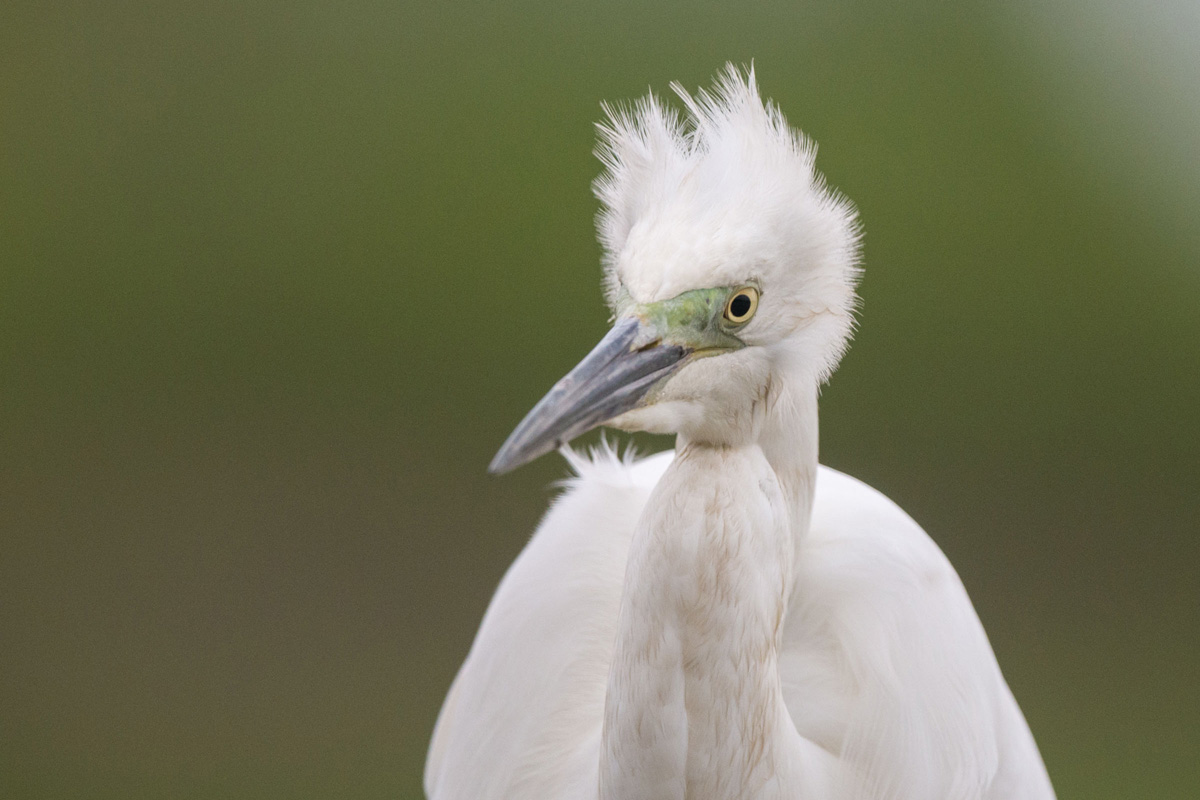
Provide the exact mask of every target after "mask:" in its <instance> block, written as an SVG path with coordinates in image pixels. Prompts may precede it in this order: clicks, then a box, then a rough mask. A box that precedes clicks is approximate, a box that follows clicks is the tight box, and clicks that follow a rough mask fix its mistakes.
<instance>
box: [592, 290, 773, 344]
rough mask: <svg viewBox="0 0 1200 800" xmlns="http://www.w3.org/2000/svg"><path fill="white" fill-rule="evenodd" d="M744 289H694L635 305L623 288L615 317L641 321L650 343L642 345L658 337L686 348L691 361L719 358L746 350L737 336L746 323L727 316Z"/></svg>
mask: <svg viewBox="0 0 1200 800" xmlns="http://www.w3.org/2000/svg"><path fill="white" fill-rule="evenodd" d="M742 288H745V284H739V285H737V286H721V287H717V288H715V289H693V290H692V291H690V292H684V293H683V294H679V295H676V296H675V297H672V298H670V299H668V300H659V301H658V302H656V303H643V304H638V303H635V302H634V301H633V298H631V297H630V296H629V292H628V291H626V290H625V289H624V288H622V289H621V293H620V294H619V295H618V296H617V300H616V303H615V305H616V312H617V313H616V316H617V318H618V319H620V318H622V317H637V318H638V319H639V320H641V322H642V325H643V330H644V331H645V333H644V334H643V335H644V336H646V337H647V341H645V342H639V344H640V345H643V346H644V345H648V344H650V343H651V342H652V341H653V340H654V338H655V337H657V338H658V339H659V340H661V341H662V342H665V343H667V344H675V345H679V346H681V347H686V348H687V349H688V350H690V351H691V356H690V357H691V358H703V357H705V356H714V355H720V354H721V353H727V352H730V351H733V350H740V349H741V348H743V347H745V346H746V343H745V342H743V341H742V340H741V339H739V338H738V337H737V336H736V335H735V333H734V332H735V331H737V330H739V329H741V328H743V327H745V324H746V323H742V324H735V323H732V322H730V321H729V320H727V319H725V316H724V315H725V306H726V305H727V304H728V303H729V298H730V297H731V296H732V295H733V294H734V293H735V292H736V291H738V290H739V289H742ZM755 288H757V287H755Z"/></svg>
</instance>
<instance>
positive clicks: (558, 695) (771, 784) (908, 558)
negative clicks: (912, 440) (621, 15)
mask: <svg viewBox="0 0 1200 800" xmlns="http://www.w3.org/2000/svg"><path fill="white" fill-rule="evenodd" d="M673 88H674V89H675V91H676V92H677V93H678V94H679V95H680V97H681V98H682V100H683V103H684V105H685V106H686V113H685V114H683V115H680V114H676V113H674V112H672V111H671V110H669V109H668V108H666V107H664V105H663V104H661V103H660V102H659V101H658V100H656V99H655V98H654V97H653V96H650V97H647V98H645V99H643V100H641V101H640V102H639V103H638V104H637V105H636V107H635V108H634V109H632V110H628V111H620V110H611V109H608V110H607V113H608V117H609V119H608V122H607V123H606V124H604V125H602V126H601V127H600V131H601V146H600V149H599V155H600V158H601V159H602V161H603V162H604V164H605V167H606V170H605V172H604V174H603V175H602V176H601V177H600V178H599V179H598V180H597V182H596V187H595V188H596V193H597V195H598V197H599V199H600V201H601V203H602V205H603V211H602V213H601V215H600V217H599V232H600V238H601V240H602V243H603V245H604V249H605V270H606V284H607V294H608V300H609V303H610V304H611V306H612V309H613V316H614V319H615V324H614V326H613V328H612V330H611V332H610V333H609V334H608V335H607V336H606V337H605V338H604V339H603V341H601V342H600V344H599V345H597V347H596V348H595V349H594V350H593V351H592V353H591V354H590V355H588V356H587V357H586V358H585V359H584V360H583V361H582V362H581V363H580V364H579V365H578V366H577V367H575V369H574V370H572V371H571V373H570V374H568V375H567V376H566V377H565V378H563V379H562V380H561V381H560V382H559V383H558V384H557V385H556V386H555V387H554V388H553V389H551V390H550V392H549V394H547V395H546V397H545V398H543V399H542V400H541V401H540V402H539V403H538V404H537V406H536V407H535V408H534V409H533V411H531V412H530V414H529V415H528V416H527V417H526V418H525V420H524V421H523V422H522V423H521V424H520V425H519V426H518V427H517V429H516V430H515V431H514V432H513V434H512V436H511V437H510V438H509V440H508V441H507V442H506V443H505V445H504V447H503V448H502V449H501V451H500V452H499V454H497V456H496V459H495V460H494V461H493V462H492V466H491V469H492V471H493V472H504V471H506V470H509V469H512V468H514V467H516V466H518V465H520V464H523V463H525V462H527V461H530V460H532V459H533V458H536V457H537V456H539V455H541V454H543V453H545V452H548V451H549V450H551V449H553V448H554V447H556V446H560V445H562V444H563V443H565V442H568V441H569V440H570V439H571V438H572V437H574V436H577V435H578V434H580V433H582V432H584V431H586V430H588V429H591V428H593V427H595V426H597V425H599V424H606V425H611V426H614V427H617V428H620V429H624V430H631V431H638V430H641V431H653V432H659V433H674V434H676V436H677V439H676V450H675V451H674V453H673V454H670V453H667V454H661V455H658V456H654V457H651V458H648V459H645V460H643V461H639V462H634V461H632V460H631V459H624V460H622V459H619V458H617V457H616V456H615V455H614V454H613V453H612V451H611V450H608V449H606V448H601V450H600V451H599V452H598V453H594V454H593V457H592V458H591V459H586V458H584V457H582V456H579V455H576V454H574V453H572V452H571V451H570V450H564V452H565V454H566V456H567V458H568V460H569V461H570V462H571V464H572V466H573V467H574V469H575V471H576V472H577V477H576V478H574V479H573V480H571V481H570V482H569V487H568V488H567V490H566V491H565V492H564V494H563V495H562V496H561V497H559V498H558V500H557V501H556V502H555V503H554V504H553V506H552V508H551V510H550V511H549V513H548V514H547V515H546V517H545V519H544V520H543V521H542V523H541V525H540V526H539V527H538V529H537V532H536V533H535V534H534V536H533V538H532V540H531V541H530V542H529V544H528V545H527V546H526V547H525V549H524V551H523V552H522V553H521V555H520V556H519V557H518V558H517V560H516V561H515V562H514V563H513V565H512V567H511V568H510V569H509V571H508V573H507V575H505V577H504V580H503V581H502V582H501V584H500V587H499V588H498V589H497V591H496V594H495V597H494V598H493V600H492V602H491V605H490V607H489V608H488V610H487V614H486V615H485V617H484V619H483V624H482V626H481V628H480V630H479V633H478V635H477V637H476V639H475V642H474V645H473V646H472V648H471V651H470V654H469V655H468V656H467V659H466V662H465V663H464V664H463V666H462V669H461V670H460V671H459V673H458V677H457V678H456V679H455V681H454V684H453V686H452V687H451V689H450V692H449V694H448V696H447V697H446V701H445V704H444V706H443V708H442V711H441V715H440V716H439V718H438V722H437V728H436V730H435V732H434V736H433V742H432V745H431V747H430V751H429V757H428V762H427V764H426V771H425V789H426V792H427V793H428V795H429V797H430V798H431V799H432V800H460V799H461V800H468V799H469V800H487V799H488V798H531V799H536V800H547V799H548V798H573V799H574V798H579V799H585V798H586V800H593V799H594V798H602V799H603V800H639V799H640V798H645V799H646V800H650V799H651V798H653V799H654V800H658V799H659V798H703V799H704V800H724V799H725V798H783V797H787V798H799V799H800V800H843V799H844V798H872V799H873V798H894V799H896V800H934V798H937V799H938V800H942V799H943V798H955V799H958V798H990V799H995V798H1014V799H1015V798H1020V800H1040V799H1041V798H1052V797H1053V796H1054V793H1053V790H1052V788H1051V786H1050V781H1049V779H1048V778H1047V775H1046V770H1045V767H1044V766H1043V764H1042V760H1041V756H1040V755H1039V753H1038V750H1037V747H1036V745H1035V744H1034V741H1033V737H1032V736H1031V734H1030V732H1029V728H1028V726H1027V725H1026V722H1025V719H1024V717H1023V716H1022V714H1021V711H1020V709H1019V708H1018V707H1017V703H1016V701H1015V700H1014V699H1013V696H1012V694H1011V693H1010V691H1009V689H1008V686H1007V685H1006V683H1005V681H1004V678H1003V676H1002V675H1001V673H1000V669H999V667H998V666H997V664H996V659H995V656H994V655H993V653H992V650H991V647H990V645H989V644H988V640H987V637H986V635H985V634H984V631H983V628H982V626H981V625H980V622H979V619H978V617H977V616H976V614H975V611H974V609H973V608H972V606H971V602H970V600H969V599H968V597H967V594H966V592H965V590H964V589H963V586H962V584H961V582H960V581H959V578H958V576H957V574H956V573H955V572H954V569H953V568H952V567H951V566H950V564H949V562H948V561H947V560H946V558H945V556H944V555H943V554H942V552H941V551H940V550H939V549H938V547H937V545H935V544H934V543H933V541H932V540H931V539H930V538H929V537H928V536H927V535H926V534H925V532H924V531H922V530H921V528H920V527H918V526H917V524H916V523H915V522H913V521H912V519H910V518H909V517H908V516H907V515H906V514H905V513H904V512H903V511H901V510H900V509H899V508H898V507H897V506H896V505H894V504H893V503H892V502H891V501H890V500H888V499H887V498H886V497H884V496H883V495H881V494H879V493H878V492H876V491H875V490H873V489H871V488H870V487H868V486H866V485H864V484H862V483H860V482H858V481H857V480H855V479H853V478H850V477H848V476H846V475H843V474H840V473H838V472H835V471H833V470H830V469H827V468H824V467H820V466H818V464H817V393H818V388H819V387H820V385H821V384H822V382H823V381H824V380H825V379H826V378H827V377H828V376H829V374H830V372H832V370H833V369H834V368H835V366H836V365H837V362H838V360H839V358H840V357H841V355H842V352H843V351H844V349H845V347H846V344H847V340H848V338H849V335H850V333H851V328H852V326H853V312H854V309H855V303H856V297H855V293H854V286H855V283H856V278H857V272H858V269H857V258H858V235H857V230H858V228H857V222H856V217H855V212H854V211H853V209H852V208H851V206H850V205H849V203H848V202H846V201H845V200H843V199H842V198H841V197H839V196H838V195H836V194H833V193H831V192H830V191H828V190H827V189H826V188H825V186H824V182H823V179H822V178H821V177H820V176H819V175H818V174H817V173H816V172H815V171H814V167H813V158H814V150H813V148H812V146H811V145H810V144H809V143H808V141H807V140H806V139H804V138H803V137H802V136H801V135H800V134H799V133H797V132H795V131H793V130H792V129H791V128H790V127H789V126H788V124H787V122H786V120H785V119H784V118H783V116H782V114H781V113H780V112H779V110H778V109H777V108H776V107H775V106H774V105H773V104H770V103H764V102H763V101H762V100H761V98H760V96H759V92H758V88H757V86H756V84H755V80H754V74H753V71H752V70H751V71H750V72H749V73H748V74H743V73H741V72H740V71H738V70H737V69H735V68H733V67H732V66H731V67H729V68H727V70H726V71H725V73H724V74H723V75H722V76H721V78H720V79H719V81H718V83H717V86H716V88H715V89H714V90H713V91H712V92H704V91H701V92H699V93H698V94H697V95H695V96H691V95H689V94H687V93H686V92H684V91H683V90H682V89H680V88H679V87H678V86H675V87H673Z"/></svg>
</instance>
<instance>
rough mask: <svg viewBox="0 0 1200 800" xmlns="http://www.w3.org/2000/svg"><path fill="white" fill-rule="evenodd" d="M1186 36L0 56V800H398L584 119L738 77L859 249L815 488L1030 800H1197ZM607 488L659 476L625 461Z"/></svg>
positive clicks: (1023, 32)
mask: <svg viewBox="0 0 1200 800" xmlns="http://www.w3.org/2000/svg"><path fill="white" fill-rule="evenodd" d="M1198 38H1200V6H1197V5H1196V4H1195V3H1194V2H1191V1H1190V0H1188V2H1182V1H1180V0H1177V1H1176V2H1174V3H1165V4H1163V3H1160V4H1153V5H1150V4H1140V3H1115V2H1109V3H1095V2H1091V3H1085V2H1083V0H1056V1H1055V2H1049V3H1034V2H1029V1H1028V0H1026V2H992V3H958V4H948V3H920V2H917V3H908V4H903V5H900V4H892V3H884V2H873V3H856V4H846V3H834V2H825V3H820V4H818V3H785V2H754V3H745V4H738V5H735V4H715V3H701V4H683V3H664V2H652V3H647V2H630V1H629V0H600V1H599V2H588V3H575V2H568V3H564V2H550V1H549V0H541V1H540V2H539V1H534V0H531V1H530V2H501V3H474V4H472V3H465V2H453V3H446V4H433V3H428V4H421V5H415V4H411V3H407V2H400V3H397V2H380V0H352V1H351V2H346V3H339V4H327V3H315V2H294V3H272V2H265V1H264V0H250V2H218V3H198V4H177V3H165V2H153V0H132V1H131V2H113V3H106V4H97V3H83V2H68V3H55V4H32V3H14V2H9V3H5V5H4V8H3V10H0V796H2V797H5V798H80V797H87V798H159V797H161V798H167V797H170V798H210V797H225V798H326V797H338V798H383V797H392V798H394V797H401V798H417V797H420V796H421V792H420V771H421V766H422V762H423V759H424V752H425V747H426V744H427V742H428V737H429V734H430V731H431V728H432V725H433V722H434V718H435V715H436V713H437V710H438V707H439V705H440V702H441V699H442V696H443V694H444V692H445V690H446V689H447V687H448V685H449V683H450V681H451V679H452V677H453V675H454V671H455V670H456V668H457V666H458V664H459V663H460V662H461V660H462V658H463V657H464V655H465V654H466V651H467V648H468V647H469V645H470V642H471V639H472V636H473V633H474V631H475V628H476V626H477V625H478V622H479V619H480V616H481V615H482V613H483V611H484V608H485V606H486V603H487V601H488V599H489V597H490V595H491V593H492V591H493V589H494V588H495V585H496V583H497V581H498V580H499V579H500V577H501V575H502V574H503V571H504V569H505V567H506V566H507V565H508V563H509V562H510V561H511V560H512V558H513V557H514V556H515V555H516V553H517V552H518V551H519V550H520V548H521V546H522V545H523V543H524V542H525V541H526V539H527V538H528V536H529V533H530V531H531V530H532V528H533V526H534V525H535V524H536V522H537V520H538V518H539V515H540V514H541V513H542V511H543V509H544V508H545V505H546V503H547V500H548V499H549V498H550V497H551V496H552V492H553V490H552V489H550V488H548V486H549V484H550V483H551V482H552V481H553V480H555V479H557V478H559V477H561V476H562V475H563V474H564V470H565V468H564V465H563V464H562V463H561V461H560V460H558V459H557V458H553V457H552V458H546V459H543V460H541V461H539V462H537V463H536V464H534V465H532V466H530V467H528V468H526V469H523V470H521V471H519V472H517V473H515V474H513V475H512V476H509V477H505V478H503V479H491V478H489V477H488V476H487V475H486V474H485V472H484V468H485V466H486V464H487V462H488V460H489V458H490V457H491V456H492V454H493V453H494V451H495V449H496V448H497V447H498V446H499V444H500V443H501V441H502V440H503V439H504V437H505V436H506V435H507V433H508V432H509V430H510V429H511V427H512V426H513V425H514V424H515V423H516V422H517V421H518V420H519V419H520V417H521V416H522V415H523V414H524V412H525V411H526V410H527V409H528V408H529V407H530V406H531V405H532V404H533V403H534V402H535V401H536V400H537V399H538V398H539V397H540V396H541V394H542V393H543V392H544V390H545V389H546V388H548V387H549V385H550V384H551V383H552V382H553V381H554V380H555V379H557V378H558V377H559V376H560V375H561V374H562V373H564V372H565V371H566V370H567V369H568V368H569V367H570V366H571V365H573V364H574V363H575V361H576V360H577V359H578V358H579V357H580V356H581V355H582V354H583V353H585V352H586V351H587V350H588V348H589V347H590V346H591V344H592V343H594V342H595V341H596V340H597V339H598V338H599V337H600V336H601V335H602V334H603V332H604V330H605V328H606V311H605V309H604V308H603V306H602V302H601V298H600V291H599V287H598V281H599V267H598V257H599V250H598V247H597V245H596V243H595V240H594V236H593V228H592V219H593V214H594V212H595V210H596V204H595V202H594V201H593V200H592V198H591V196H590V193H589V188H588V184H589V181H590V180H591V179H592V178H593V177H594V176H595V174H596V173H597V171H598V165H597V162H596V161H595V160H594V159H593V157H592V155H591V148H592V144H593V127H592V125H593V123H594V122H595V121H596V120H597V119H598V118H599V117H600V111H599V104H600V102H601V100H604V99H610V100H611V99H620V98H631V97H635V96H639V95H641V94H644V93H645V91H646V89H647V88H648V87H653V88H654V89H655V90H656V91H660V92H661V91H665V90H666V85H667V83H668V81H670V80H672V79H678V80H680V81H682V82H683V83H684V84H685V85H686V86H688V87H691V88H695V87H696V86H698V85H704V84H707V83H708V81H709V79H710V77H711V76H712V74H713V73H714V72H715V71H716V70H717V69H718V68H720V67H721V66H722V65H723V64H724V63H725V62H726V61H727V60H732V61H735V62H747V61H749V60H750V59H754V60H755V63H756V65H757V69H758V74H759V79H760V82H761V85H762V88H763V91H764V93H765V94H767V95H769V96H771V97H773V98H774V99H775V100H776V101H778V102H779V104H780V105H781V106H782V107H783V109H784V110H785V112H786V113H787V114H788V116H789V118H790V119H791V121H792V122H793V124H796V125H798V126H800V127H802V128H804V129H805V130H806V131H807V132H808V133H809V134H810V135H812V136H813V137H814V138H816V139H817V140H818V141H819V142H820V144H821V151H820V156H819V159H818V164H819V166H820V167H821V168H822V169H823V170H824V171H825V172H826V174H827V175H828V177H829V179H830V181H831V182H832V183H833V184H834V185H835V186H838V187H840V188H841V189H842V190H843V191H845V193H846V194H848V195H849V196H850V197H851V198H852V199H853V200H854V201H855V202H856V203H857V204H858V206H859V209H860V211H861V214H862V218H863V221H864V224H865V230H866V240H865V241H866V245H865V248H866V249H865V257H866V268H867V271H866V276H865V280H864V282H863V285H862V296H863V298H864V305H863V312H862V317H861V320H862V324H861V329H860V331H859V333H858V336H857V339H856V341H855V344H854V346H853V347H852V349H851V351H850V354H849V356H848V357H847V358H846V360H845V362H844V364H843V366H842V368H841V370H840V371H839V372H838V373H837V374H836V375H835V376H834V379H833V381H832V383H831V384H830V386H829V387H828V388H827V389H826V391H825V392H824V395H823V399H822V460H823V461H824V462H825V463H827V464H829V465H831V466H834V467H837V468H839V469H842V470H845V471H847V472H850V473H852V474H854V475H856V476H858V477H860V478H862V479H864V480H866V481H868V482H869V483H872V484H873V485H875V486H876V487H878V488H880V489H881V490H883V491H884V492H886V493H887V494H889V495H890V496H891V497H892V498H894V499H895V500H896V501H897V502H899V503H900V504H901V505H902V506H903V507H904V508H906V509H907V510H908V511H909V512H910V513H911V514H912V515H913V516H914V517H915V518H916V519H917V520H918V521H919V522H920V523H922V524H923V525H924V526H925V528H926V529H927V530H928V531H929V532H930V534H931V535H932V536H933V537H934V539H936V540H937V541H938V542H939V543H940V544H941V546H942V547H943V548H944V549H945V550H946V552H947V553H948V555H949V556H950V557H951V559H952V560H953V561H954V563H955V564H956V565H957V567H958V569H959V571H960V573H961V575H962V577H963V580H964V582H965V583H966V585H967V587H968V589H969V590H970V592H971V594H972V596H973V598H974V600H975V603H976V606H977V608H978V611H979V613H980V616H981V617H982V618H983V621H984V624H985V625H986V627H987V629H988V631H989V633H990V635H991V638H992V641H993V644H994V646H995V649H996V652H997V655H998V657H999V660H1000V663H1001V665H1002V667H1003V668H1004V670H1005V673H1006V675H1007V676H1008V679H1009V682H1010V684H1011V685H1012V687H1013V690H1014V692H1015V693H1016V695H1017V697H1018V699H1019V700H1020V701H1021V703H1022V706H1023V707H1024V709H1025V711H1026V714H1027V716H1028V718H1029V721H1030V724H1031V726H1032V728H1033V730H1034V732H1035V735H1036V736H1037V739H1038V741H1039V743H1040V745H1041V748H1042V752H1043V754H1044V756H1045V759H1046V762H1047V764H1048V767H1049V770H1050V774H1051V776H1052V778H1053V779H1054V781H1055V784H1056V786H1057V788H1058V790H1059V793H1060V796H1061V797H1063V798H1072V797H1087V798H1093V799H1099V798H1130V797H1155V798H1195V797H1196V796H1197V795H1198V793H1200V758H1198V757H1197V753H1200V681H1198V680H1197V675H1198V673H1197V663H1198V661H1200V619H1198V616H1200V588H1198V587H1200V581H1198V580H1197V577H1196V570H1197V565H1198V564H1200V542H1198V541H1197V533H1200V502H1198V500H1197V489H1198V487H1200V419H1198V416H1197V409H1200V370H1198V368H1197V367H1198V365H1200V224H1198V219H1200V159H1198V158H1197V153H1200V102H1197V100H1196V97H1197V87H1198V86H1200V55H1198V52H1197V50H1196V48H1195V41H1196V40H1197V39H1198ZM639 442H640V443H641V445H642V446H643V447H644V448H646V449H656V448H661V447H664V446H669V442H667V441H665V440H648V439H639Z"/></svg>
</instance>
